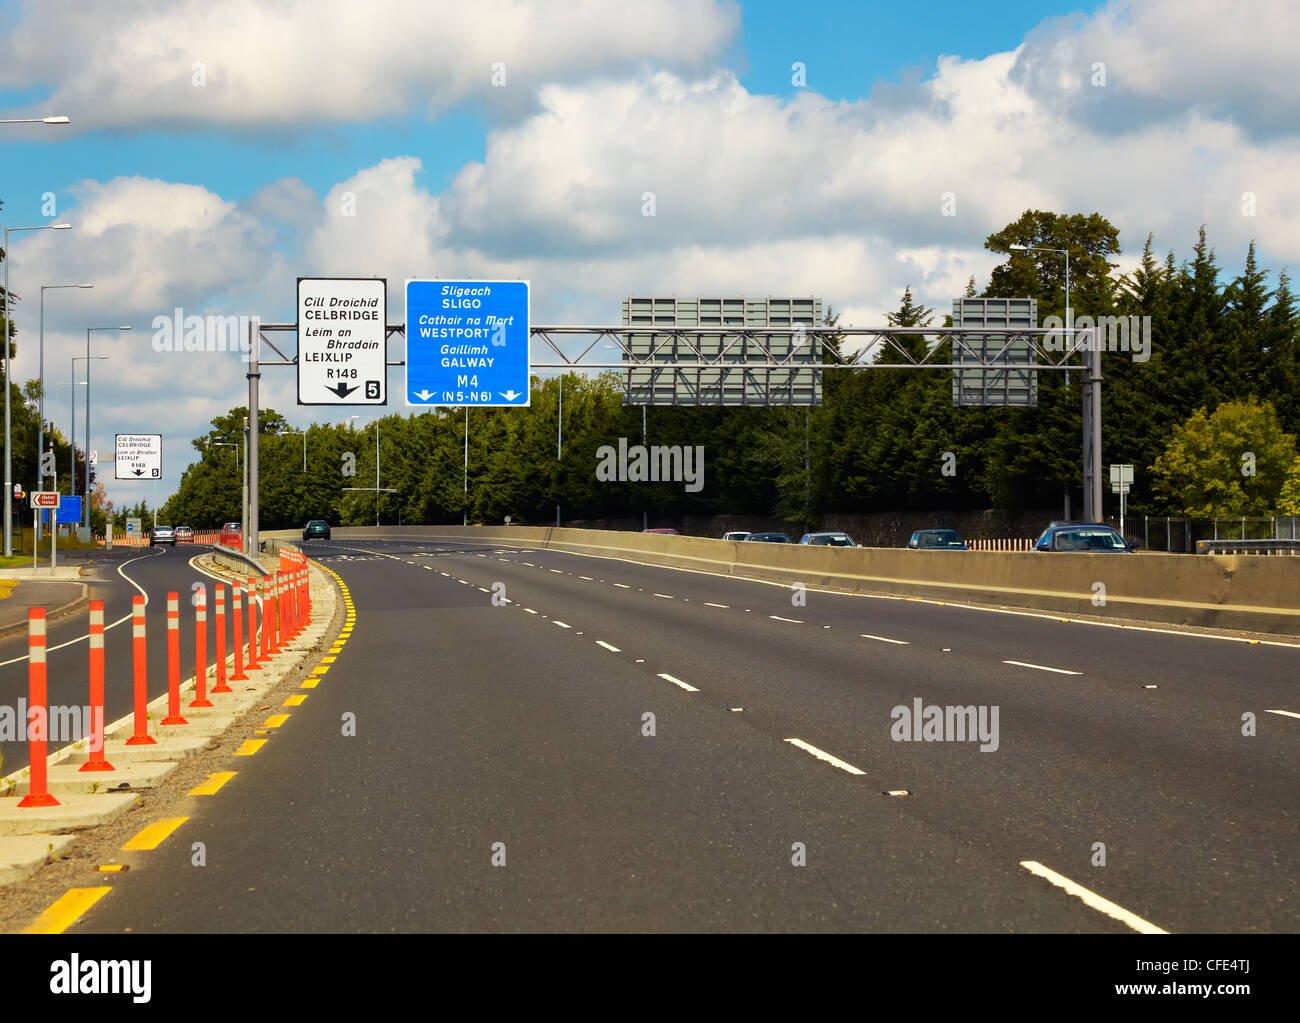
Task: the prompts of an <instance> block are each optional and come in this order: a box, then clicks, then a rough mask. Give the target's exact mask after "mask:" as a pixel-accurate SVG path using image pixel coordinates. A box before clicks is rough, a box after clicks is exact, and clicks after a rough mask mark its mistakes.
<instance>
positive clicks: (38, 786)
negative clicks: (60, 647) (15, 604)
mask: <svg viewBox="0 0 1300 1023" xmlns="http://www.w3.org/2000/svg"><path fill="white" fill-rule="evenodd" d="M45 700H46V696H45V608H43V607H33V608H31V609H30V610H28V612H27V708H28V709H27V716H28V725H27V745H28V749H29V750H30V751H31V754H30V758H29V762H30V764H31V768H30V770H29V772H28V773H29V774H30V775H31V789H30V791H28V793H27V795H25V796H23V798H22V799H21V800H19V803H18V805H19V806H20V807H21V806H58V805H59V801H58V800H57V799H55V798H54V797H53V796H52V795H50V792H49V786H48V782H47V777H48V776H47V775H46V764H45V747H46V739H47V736H48V734H49V731H48V729H49V721H50V708H49V707H48V706H47V705H46V702H45Z"/></svg>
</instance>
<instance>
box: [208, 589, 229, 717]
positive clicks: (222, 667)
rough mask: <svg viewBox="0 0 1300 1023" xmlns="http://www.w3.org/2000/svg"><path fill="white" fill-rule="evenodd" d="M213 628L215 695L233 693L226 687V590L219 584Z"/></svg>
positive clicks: (213, 689)
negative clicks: (215, 668)
mask: <svg viewBox="0 0 1300 1023" xmlns="http://www.w3.org/2000/svg"><path fill="white" fill-rule="evenodd" d="M212 627H213V628H214V629H215V630H216V641H215V646H216V654H215V658H214V659H215V660H216V663H217V684H216V685H215V686H213V687H212V691H213V692H214V693H233V692H234V690H233V689H231V688H230V686H228V685H226V588H225V587H224V586H222V585H221V583H217V613H216V617H215V618H214V619H213V624H212Z"/></svg>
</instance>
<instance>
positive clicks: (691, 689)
mask: <svg viewBox="0 0 1300 1023" xmlns="http://www.w3.org/2000/svg"><path fill="white" fill-rule="evenodd" d="M659 677H660V678H662V679H667V680H668V681H669V682H671V683H672V684H673V685H675V686H681V687H682V688H683V689H685V690H686V691H687V692H688V693H698V692H699V690H698V689H696V688H695V687H694V686H693V685H691V684H690V683H688V682H683V681H682V680H681V679H679V678H676V677H674V676H672V675H669V674H668V672H666V671H661V672H660V673H659Z"/></svg>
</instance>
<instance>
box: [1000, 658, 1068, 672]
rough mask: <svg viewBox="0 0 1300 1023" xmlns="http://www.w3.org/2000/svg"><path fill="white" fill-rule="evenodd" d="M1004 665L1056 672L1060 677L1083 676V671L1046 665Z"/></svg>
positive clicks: (1016, 663)
mask: <svg viewBox="0 0 1300 1023" xmlns="http://www.w3.org/2000/svg"><path fill="white" fill-rule="evenodd" d="M1002 663H1003V664H1014V665H1017V666H1018V667H1021V668H1037V669H1038V670H1039V671H1054V672H1056V674H1058V675H1082V674H1083V672H1081V671H1069V670H1067V669H1065V668H1049V667H1048V666H1047V665H1046V664H1030V663H1029V662H1028V661H1003V662H1002Z"/></svg>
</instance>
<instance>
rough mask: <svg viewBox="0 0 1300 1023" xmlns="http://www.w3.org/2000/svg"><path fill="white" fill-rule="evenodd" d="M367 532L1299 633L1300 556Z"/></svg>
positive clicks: (848, 588)
mask: <svg viewBox="0 0 1300 1023" xmlns="http://www.w3.org/2000/svg"><path fill="white" fill-rule="evenodd" d="M268 535H269V536H272V537H279V538H282V539H289V538H290V537H292V536H294V535H296V534H295V531H288V530H286V531H283V532H280V533H271V534H268ZM375 537H394V538H404V537H409V538H412V539H414V538H426V539H442V540H451V541H455V540H475V541H479V542H487V543H500V544H502V545H506V546H527V547H537V548H541V549H544V550H563V551H571V552H573V553H578V554H594V555H600V556H604V557H611V558H618V559H621V560H627V561H633V562H638V563H641V564H650V565H659V566H663V567H666V568H678V569H687V570H695V571H703V572H712V573H716V574H720V575H731V576H738V577H744V578H750V579H760V580H764V581H768V582H776V583H784V584H790V583H795V582H801V583H803V584H804V585H806V586H809V587H811V588H815V589H828V590H839V591H843V592H846V593H874V594H890V595H895V596H901V597H917V598H923V599H931V600H940V601H970V602H974V603H981V604H995V605H999V606H1010V607H1018V608H1028V609H1032V610H1043V611H1052V612H1065V613H1072V614H1087V615H1091V616H1094V617H1114V618H1116V619H1135V620H1139V621H1150V622H1159V623H1165V624H1176V625H1193V626H1204V627H1213V628H1221V629H1236V630H1245V631H1252V632H1265V633H1277V634H1280V635H1288V636H1296V635H1300V565H1297V563H1296V561H1295V559H1291V558H1270V557H1263V556H1250V555H1236V556H1232V555H1228V556H1223V557H1214V558H1198V557H1192V556H1188V555H1180V554H1154V553H1144V554H1142V555H1135V554H1086V553H1078V554H1040V553H1036V552H1032V551H913V550H907V549H902V548H881V547H852V548H841V547H805V546H802V545H798V544H764V543H748V542H735V541H730V540H714V539H710V538H707V537H692V536H673V535H670V534H663V533H628V532H615V531H611V530H594V529H592V530H587V529H564V528H555V527H551V526H544V527H534V526H469V527H464V526H381V527H373V526H366V527H336V528H335V529H334V531H333V538H334V541H336V542H346V541H348V540H354V541H355V540H365V539H367V538H375ZM325 546H327V545H322V547H325Z"/></svg>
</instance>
